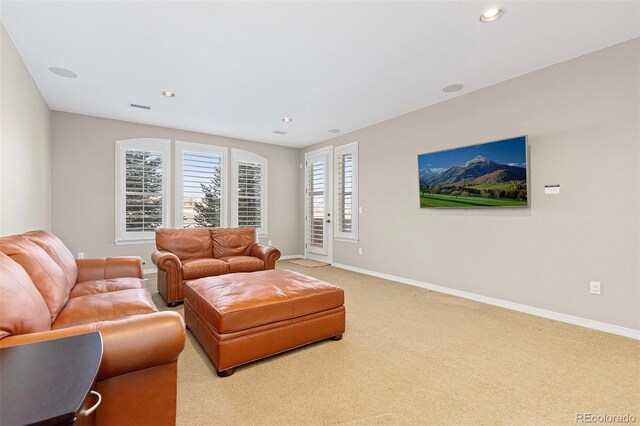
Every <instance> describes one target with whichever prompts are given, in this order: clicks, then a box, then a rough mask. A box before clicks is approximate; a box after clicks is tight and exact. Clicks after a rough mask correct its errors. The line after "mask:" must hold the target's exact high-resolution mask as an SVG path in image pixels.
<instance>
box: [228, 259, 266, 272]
mask: <svg viewBox="0 0 640 426" xmlns="http://www.w3.org/2000/svg"><path fill="white" fill-rule="evenodd" d="M220 260H222V261H224V262H227V263H228V264H229V272H231V273H234V272H253V271H264V261H262V259H258V258H257V257H253V256H226V257H221V258H220Z"/></svg>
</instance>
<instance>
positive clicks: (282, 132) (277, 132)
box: [273, 130, 289, 135]
mask: <svg viewBox="0 0 640 426" xmlns="http://www.w3.org/2000/svg"><path fill="white" fill-rule="evenodd" d="M273 133H275V134H276V135H288V134H289V132H285V131H284V130H274V131H273Z"/></svg>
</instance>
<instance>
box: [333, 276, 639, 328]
mask: <svg viewBox="0 0 640 426" xmlns="http://www.w3.org/2000/svg"><path fill="white" fill-rule="evenodd" d="M331 266H335V267H336V268H340V269H346V270H347V271H352V272H358V273H361V274H365V275H371V276H374V277H378V278H382V279H385V280H389V281H397V282H399V283H402V284H408V285H412V286H416V287H421V288H425V289H427V290H433V291H437V292H439V293H445V294H450V295H452V296H457V297H462V298H463V299H469V300H474V301H476V302H481V303H486V304H488V305H493V306H499V307H501V308H506V309H511V310H513V311H518V312H524V313H525V314H531V315H536V316H538V317H542V318H548V319H552V320H554V321H560V322H565V323H568V324H573V325H578V326H580V327H586V328H591V329H594V330H598V331H604V332H605V333H612V334H617V335H619V336H624V337H629V338H631V339H636V340H640V330H635V329H633V328H627V327H621V326H619V325H613V324H608V323H605V322H600V321H594V320H590V319H587V318H581V317H575V316H573V315H567V314H563V313H560V312H553V311H548V310H546V309H541V308H536V307H533V306H527V305H522V304H520V303H514V302H509V301H507V300H501V299H495V298H493V297H488V296H482V295H480V294H475V293H469V292H466V291H462V290H456V289H453V288H448V287H443V286H440V285H435V284H429V283H424V282H422V281H417V280H412V279H409V278H403V277H398V276H395V275H389V274H384V273H382V272H376V271H370V270H368V269H363V268H357V267H355V266H349V265H343V264H341V263H332V264H331Z"/></svg>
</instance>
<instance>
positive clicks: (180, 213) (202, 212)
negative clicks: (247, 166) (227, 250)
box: [176, 141, 226, 228]
mask: <svg viewBox="0 0 640 426" xmlns="http://www.w3.org/2000/svg"><path fill="white" fill-rule="evenodd" d="M176 158H177V164H176V174H177V176H176V226H177V227H181V228H194V227H209V228H214V227H220V226H225V222H226V221H225V217H226V213H225V204H226V200H225V198H226V197H225V187H226V185H225V182H226V178H225V163H226V148H221V147H215V146H211V145H205V144H194V143H188V142H180V141H176Z"/></svg>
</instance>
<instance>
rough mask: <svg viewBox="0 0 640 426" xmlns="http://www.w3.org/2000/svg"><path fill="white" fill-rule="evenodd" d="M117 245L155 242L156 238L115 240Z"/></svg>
mask: <svg viewBox="0 0 640 426" xmlns="http://www.w3.org/2000/svg"><path fill="white" fill-rule="evenodd" d="M114 242H115V244H116V245H117V246H129V245H135V244H154V243H155V242H156V240H154V239H150V240H116V241H114Z"/></svg>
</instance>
